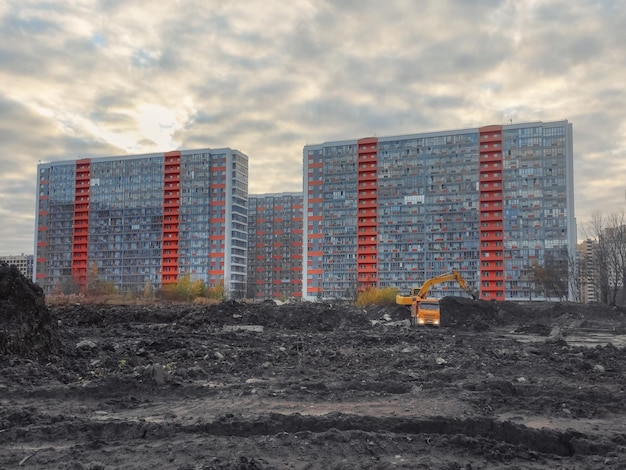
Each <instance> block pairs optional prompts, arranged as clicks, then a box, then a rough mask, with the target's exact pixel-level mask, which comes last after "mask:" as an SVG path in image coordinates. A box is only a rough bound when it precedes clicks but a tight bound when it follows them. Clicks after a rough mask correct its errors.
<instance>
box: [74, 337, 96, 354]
mask: <svg viewBox="0 0 626 470" xmlns="http://www.w3.org/2000/svg"><path fill="white" fill-rule="evenodd" d="M97 348H98V345H97V344H96V343H94V342H93V341H91V340H89V339H84V340H82V341H79V342H78V343H76V349H82V350H88V351H93V350H94V349H97Z"/></svg>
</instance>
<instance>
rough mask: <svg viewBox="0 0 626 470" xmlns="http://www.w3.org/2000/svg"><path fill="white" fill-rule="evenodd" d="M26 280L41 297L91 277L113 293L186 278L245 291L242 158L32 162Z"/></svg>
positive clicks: (222, 154)
mask: <svg viewBox="0 0 626 470" xmlns="http://www.w3.org/2000/svg"><path fill="white" fill-rule="evenodd" d="M37 175H38V181H37V186H38V198H37V208H36V224H35V253H36V256H35V268H34V271H35V272H34V278H35V280H36V282H37V283H38V284H39V285H41V286H42V288H43V289H44V291H45V292H47V293H50V292H53V291H55V290H59V289H60V290H64V289H66V288H68V287H72V288H74V289H80V288H84V286H85V285H86V283H87V279H88V277H89V276H93V275H97V277H98V278H99V279H101V280H104V281H107V282H110V283H112V284H113V285H114V286H116V287H117V288H118V289H120V290H121V291H131V292H132V291H142V290H144V289H145V287H146V286H147V285H149V286H150V287H151V288H154V289H158V288H161V287H162V286H163V285H165V284H169V283H176V282H177V281H178V280H179V279H180V278H181V276H184V275H186V274H189V275H190V276H191V279H192V280H201V281H203V282H204V283H205V285H206V286H208V287H215V286H218V285H220V284H222V283H223V285H224V289H225V292H226V293H227V294H228V295H230V296H239V297H240V296H243V295H245V290H246V274H247V273H246V262H247V246H248V243H247V233H248V219H247V203H248V157H247V156H246V155H245V154H243V153H241V152H239V151H237V150H233V149H230V148H222V149H208V148H206V149H196V150H181V151H173V152H166V153H153V154H144V155H129V156H122V157H102V158H84V159H79V160H68V161H61V162H54V163H45V164H39V165H38V171H37Z"/></svg>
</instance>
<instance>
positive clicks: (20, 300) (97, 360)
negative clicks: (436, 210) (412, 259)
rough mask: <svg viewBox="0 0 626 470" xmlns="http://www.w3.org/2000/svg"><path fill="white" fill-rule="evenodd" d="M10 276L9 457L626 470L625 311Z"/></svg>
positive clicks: (3, 381) (101, 465)
mask: <svg viewBox="0 0 626 470" xmlns="http://www.w3.org/2000/svg"><path fill="white" fill-rule="evenodd" d="M3 272H4V278H3V277H2V276H0V333H1V335H0V338H5V340H4V343H2V344H4V345H5V347H4V348H3V349H0V360H1V366H0V367H1V369H0V468H7V469H8V468H24V469H41V468H54V469H160V468H172V469H181V470H183V469H185V470H187V469H189V470H190V469H364V468H372V469H391V468H407V469H448V470H451V469H550V470H556V469H595V468H608V469H618V468H622V469H623V468H626V463H625V462H626V424H625V422H626V396H625V395H626V392H625V387H626V350H625V348H624V343H625V339H626V314H625V312H624V310H620V309H615V308H609V307H606V306H599V305H595V306H591V305H578V304H569V303H536V304H526V305H521V304H512V303H495V302H482V301H476V302H475V301H471V300H468V299H461V298H446V299H444V301H443V302H442V304H443V305H442V309H443V314H442V315H443V325H444V326H442V327H441V328H423V329H416V328H411V327H410V326H409V324H408V311H407V310H406V309H405V308H400V307H398V308H386V309H385V308H368V309H363V308H357V307H354V306H352V305H349V304H337V303H293V304H285V305H275V304H274V303H273V302H263V303H256V304H247V303H239V302H234V301H229V302H224V303H222V304H219V305H213V306H198V305H158V306H149V307H146V306H111V305H100V306H99V305H72V306H66V307H56V308H50V309H48V308H46V307H45V306H44V307H42V304H41V298H42V297H41V296H40V293H39V292H37V289H36V287H35V286H33V285H32V284H29V283H28V282H23V281H20V282H21V283H22V285H21V289H22V290H25V291H26V292H23V291H20V289H19V288H18V287H19V286H17V287H16V285H13V284H15V282H13V283H12V282H6V279H7V277H10V275H7V274H6V269H5V270H4V271H3ZM0 274H2V272H0ZM3 279H4V281H3ZM4 285H8V286H9V287H7V288H6V289H5V288H3V286H4ZM5 287H6V286H5ZM29 289H30V292H29ZM16 296H17V297H16ZM31 304H32V305H31ZM29 315H30V317H32V318H31V320H30V321H27V320H28V318H29ZM7 338H9V339H10V341H9V339H7ZM20 341H21V342H20ZM9 343H10V346H11V347H9Z"/></svg>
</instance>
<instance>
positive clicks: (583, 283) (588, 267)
mask: <svg viewBox="0 0 626 470" xmlns="http://www.w3.org/2000/svg"><path fill="white" fill-rule="evenodd" d="M595 244H596V242H595V241H594V240H591V239H586V240H583V241H582V242H580V243H579V244H578V250H577V251H578V276H579V283H578V284H579V286H580V287H579V288H580V293H579V300H580V302H583V303H589V302H597V301H598V300H599V298H600V296H599V295H598V288H599V286H598V284H599V278H600V275H599V266H598V262H597V261H596V256H595V247H594V245H595Z"/></svg>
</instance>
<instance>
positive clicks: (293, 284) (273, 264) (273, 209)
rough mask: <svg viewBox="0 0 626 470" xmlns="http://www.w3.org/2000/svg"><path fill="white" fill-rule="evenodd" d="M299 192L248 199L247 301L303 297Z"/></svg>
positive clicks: (256, 196)
mask: <svg viewBox="0 0 626 470" xmlns="http://www.w3.org/2000/svg"><path fill="white" fill-rule="evenodd" d="M302 199H303V198H302V193H275V194H259V195H250V196H249V198H248V290H247V297H248V298H250V299H271V298H273V299H288V298H300V297H302V236H303V234H302Z"/></svg>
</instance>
